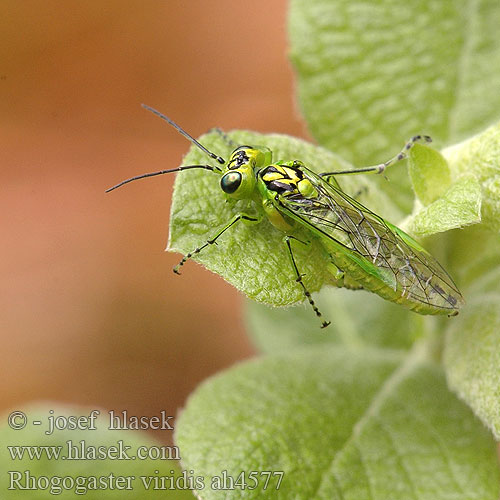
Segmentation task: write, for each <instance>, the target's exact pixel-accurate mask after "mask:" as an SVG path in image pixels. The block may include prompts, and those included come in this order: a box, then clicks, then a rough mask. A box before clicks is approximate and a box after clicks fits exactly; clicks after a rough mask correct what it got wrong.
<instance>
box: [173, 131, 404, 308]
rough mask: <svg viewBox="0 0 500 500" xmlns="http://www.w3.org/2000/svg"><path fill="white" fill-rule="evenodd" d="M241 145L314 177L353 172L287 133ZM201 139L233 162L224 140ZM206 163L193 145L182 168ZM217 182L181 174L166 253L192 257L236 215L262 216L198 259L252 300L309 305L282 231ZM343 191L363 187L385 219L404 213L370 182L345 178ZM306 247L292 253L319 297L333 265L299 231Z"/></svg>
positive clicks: (241, 140)
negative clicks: (266, 151)
mask: <svg viewBox="0 0 500 500" xmlns="http://www.w3.org/2000/svg"><path fill="white" fill-rule="evenodd" d="M230 137H231V138H232V140H234V141H235V142H236V143H237V144H257V145H261V146H267V147H269V148H271V150H272V151H273V155H274V160H280V159H285V160H291V159H300V160H302V161H303V162H304V163H305V164H306V165H307V166H308V167H309V168H311V169H313V170H315V171H317V172H325V171H332V170H339V169H349V168H351V166H350V165H349V164H348V163H346V162H345V161H342V160H341V159H340V158H339V157H338V156H336V155H334V154H332V153H330V152H328V151H326V150H325V149H323V148H320V147H317V146H314V145H312V144H310V143H307V142H305V141H302V140H299V139H294V138H292V137H287V136H283V135H262V134H257V133H252V132H241V131H240V132H233V133H231V134H230ZM200 141H201V142H202V143H203V144H204V145H205V146H206V147H208V148H209V149H211V150H213V151H214V152H216V153H217V154H220V155H222V156H224V157H225V158H226V159H227V158H228V156H229V154H230V151H231V149H232V148H230V147H229V146H228V145H227V144H225V143H224V141H223V140H222V138H221V137H220V135H219V134H215V133H212V134H209V135H205V136H203V137H202V138H201V139H200ZM206 163H207V158H206V156H205V155H204V154H203V152H201V151H200V150H198V149H197V148H194V147H192V148H191V150H190V152H189V154H188V155H187V156H186V157H185V158H184V161H183V164H184V165H193V164H194V165H196V164H206ZM219 179H220V176H219V175H218V174H216V173H213V172H207V171H205V170H191V171H186V172H182V173H180V174H178V177H177V179H176V182H175V189H174V195H173V201H172V210H171V217H170V238H169V250H171V251H177V252H181V253H183V254H187V253H188V252H192V251H193V250H194V249H196V248H198V247H200V246H201V245H203V244H204V243H205V242H206V241H207V240H208V239H210V238H211V237H213V236H214V235H215V234H216V233H217V232H218V231H220V230H221V229H222V228H224V227H225V226H226V225H227V224H228V223H229V222H230V221H231V220H232V218H233V217H234V216H235V215H237V214H239V213H248V214H250V215H255V214H260V215H262V216H263V220H262V222H260V223H259V224H247V223H244V222H239V223H237V225H235V226H234V227H231V228H230V229H229V230H228V231H227V232H226V233H225V234H224V235H223V236H222V237H221V238H220V239H219V240H218V241H217V243H218V245H212V246H210V247H208V248H205V249H203V251H202V252H200V253H199V254H197V255H196V256H195V258H196V260H198V261H199V262H201V263H203V264H204V265H205V266H206V267H207V268H208V269H210V270H211V271H214V272H216V273H218V274H220V275H221V276H222V277H223V278H225V279H226V280H227V281H229V282H230V283H232V284H233V285H234V286H235V287H236V288H238V289H239V290H241V291H242V292H244V293H245V294H246V295H247V296H248V297H250V298H252V299H255V300H257V301H260V302H265V303H267V304H272V305H275V306H281V305H288V304H293V303H296V302H302V301H303V300H304V295H303V291H302V289H301V288H300V286H299V284H298V283H296V281H295V275H294V273H293V269H292V266H291V263H290V259H289V256H288V253H287V249H286V247H285V244H284V242H283V237H284V233H282V232H281V231H279V230H277V229H276V228H274V227H273V226H272V225H271V224H270V222H269V221H268V220H267V219H266V217H265V216H264V215H263V211H262V208H261V206H260V205H258V204H254V203H253V202H246V201H238V202H236V203H228V202H226V199H225V195H224V193H223V192H222V190H221V188H220V185H219ZM340 182H341V184H342V187H343V189H345V190H346V192H348V193H353V194H355V193H356V192H358V191H360V189H363V188H368V189H366V190H365V191H366V194H364V195H362V196H361V197H360V199H361V201H362V202H363V203H366V204H368V206H370V208H371V209H373V210H378V209H380V213H381V215H383V216H386V217H387V216H394V218H393V220H399V217H400V212H399V211H398V210H397V209H396V208H395V207H394V204H393V203H392V202H391V200H390V198H389V197H388V196H387V195H385V194H384V193H382V192H380V191H379V190H377V188H376V187H375V185H374V184H373V183H371V181H370V176H356V179H352V178H350V177H349V176H346V178H345V179H344V178H342V179H340ZM296 236H297V237H299V238H300V239H301V240H302V241H308V240H310V241H311V244H310V245H302V244H300V243H296V244H295V245H293V251H294V255H295V257H296V260H297V265H298V268H299V269H300V272H301V273H303V274H305V278H304V281H305V284H306V286H307V287H308V289H309V290H310V291H316V290H319V289H320V288H321V286H322V285H323V284H324V283H328V282H331V275H330V274H329V273H328V270H327V264H328V262H329V260H328V257H327V254H326V252H325V251H324V249H323V247H322V245H321V242H320V240H319V239H318V238H315V237H312V235H311V233H310V232H309V231H302V232H301V231H300V230H299V231H298V232H297V234H296Z"/></svg>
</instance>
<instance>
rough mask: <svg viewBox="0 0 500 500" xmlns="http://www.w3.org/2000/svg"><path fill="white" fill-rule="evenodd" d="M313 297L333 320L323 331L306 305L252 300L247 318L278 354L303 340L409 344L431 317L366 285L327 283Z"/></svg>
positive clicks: (259, 341) (260, 340)
mask: <svg viewBox="0 0 500 500" xmlns="http://www.w3.org/2000/svg"><path fill="white" fill-rule="evenodd" d="M314 301H315V302H316V305H317V306H318V307H319V309H320V311H321V312H322V314H323V316H324V317H325V318H326V319H328V320H330V321H331V322H332V324H331V325H330V326H329V327H328V328H326V329H324V330H321V329H319V328H318V327H317V324H316V323H314V321H312V318H311V311H310V308H309V307H308V305H306V304H302V305H299V306H294V307H287V308H274V307H268V306H265V305H263V304H257V303H255V302H253V301H247V302H246V323H247V325H248V331H249V333H250V335H251V336H252V338H253V340H254V342H255V344H256V346H257V347H258V348H259V349H260V350H261V351H262V352H267V353H275V354H278V353H282V352H285V351H287V350H289V349H293V348H297V347H300V346H304V345H312V344H321V345H324V344H332V343H333V344H342V345H345V346H350V347H353V348H359V347H363V346H369V345H373V346H384V347H389V348H393V349H408V348H410V347H411V345H412V344H413V342H414V341H415V339H416V338H418V337H420V336H421V335H422V334H423V332H424V331H426V330H427V328H428V325H429V321H431V320H432V318H429V317H424V316H421V315H419V314H415V313H413V312H410V311H408V310H407V309H405V308H403V307H401V306H398V305H396V304H393V303H392V302H389V301H387V300H383V299H381V298H380V297H379V296H377V295H375V294H374V293H369V292H366V291H363V290H356V291H353V290H345V289H338V288H333V287H325V288H323V290H321V292H319V293H318V294H317V295H315V297H314ZM361 312H362V314H361Z"/></svg>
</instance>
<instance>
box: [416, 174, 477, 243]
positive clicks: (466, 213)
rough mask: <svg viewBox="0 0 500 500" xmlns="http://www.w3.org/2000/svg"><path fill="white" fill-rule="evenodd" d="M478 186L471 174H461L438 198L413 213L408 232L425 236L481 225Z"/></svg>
mask: <svg viewBox="0 0 500 500" xmlns="http://www.w3.org/2000/svg"><path fill="white" fill-rule="evenodd" d="M481 198H482V197H481V186H480V184H479V182H478V180H477V178H476V177H475V176H474V175H471V174H469V175H464V176H462V177H461V178H460V179H458V180H457V181H456V182H455V183H454V184H452V186H451V187H450V188H449V189H448V190H447V191H446V192H445V193H444V194H443V196H442V197H441V198H438V199H437V200H436V201H434V202H433V203H431V204H430V205H428V206H427V207H425V208H423V209H421V210H419V211H417V214H416V215H414V216H413V217H412V218H411V219H410V222H409V223H408V228H409V231H410V232H411V233H412V234H415V235H417V236H428V235H431V234H435V233H440V232H443V231H448V230H450V229H457V228H461V227H464V226H468V225H471V224H477V223H479V222H481Z"/></svg>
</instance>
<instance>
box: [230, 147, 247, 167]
mask: <svg viewBox="0 0 500 500" xmlns="http://www.w3.org/2000/svg"><path fill="white" fill-rule="evenodd" d="M245 148H250V146H240V147H239V148H237V149H235V150H234V151H233V154H232V155H231V164H230V166H229V170H234V169H236V168H240V167H241V166H242V165H245V164H246V163H248V162H249V161H250V158H249V157H248V155H247V153H246V151H245Z"/></svg>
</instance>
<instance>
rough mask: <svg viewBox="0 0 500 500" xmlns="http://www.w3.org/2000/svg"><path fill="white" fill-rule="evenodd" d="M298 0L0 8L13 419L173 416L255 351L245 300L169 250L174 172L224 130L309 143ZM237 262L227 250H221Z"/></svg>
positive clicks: (49, 0) (5, 300) (4, 370)
mask: <svg viewBox="0 0 500 500" xmlns="http://www.w3.org/2000/svg"><path fill="white" fill-rule="evenodd" d="M286 10H287V2H286V1H285V0H279V1H273V2H269V1H265V0H255V1H253V2H250V3H248V2H234V1H232V0H217V1H216V2H203V1H191V2H186V1H180V0H175V1H174V0H168V1H165V0H161V1H160V0H154V1H153V0H149V1H144V2H122V1H117V0H116V1H107V2H100V1H87V2H65V3H61V2H59V1H55V0H46V1H44V2H40V1H38V0H24V1H22V2H19V1H17V0H3V1H2V2H1V4H0V25H1V30H0V36H1V41H0V95H1V99H0V117H1V124H0V126H1V133H0V157H1V163H0V165H1V170H2V181H1V188H0V189H1V197H0V200H1V203H2V208H1V212H0V213H1V216H0V217H1V219H2V245H1V247H0V252H1V257H0V265H1V276H2V279H1V285H0V287H1V288H0V294H1V296H0V303H1V304H2V306H1V308H2V312H1V314H0V325H1V335H2V349H1V354H0V355H1V358H2V359H1V365H0V366H1V368H0V370H1V376H0V393H1V394H2V398H1V400H0V402H1V405H2V408H1V409H2V410H6V409H8V408H12V407H16V406H21V405H23V404H24V403H25V402H28V401H34V400H55V401H59V402H63V403H77V404H85V405H89V406H91V407H103V408H109V409H117V410H120V411H121V410H123V409H126V410H128V411H129V413H130V414H133V415H153V414H156V413H158V412H159V411H160V410H166V411H167V413H168V414H175V412H176V410H177V408H179V407H181V406H182V405H183V404H184V402H185V400H186V397H187V396H188V395H189V393H190V392H191V391H193V390H194V388H195V387H196V386H197V385H198V384H199V383H200V382H201V381H202V380H203V379H205V378H206V377H208V376H210V375H211V374H213V373H215V372H217V371H220V370H222V369H223V368H225V367H227V366H230V365H231V364H233V363H234V362H235V361H237V360H241V359H244V358H247V357H249V356H251V355H252V354H253V353H254V351H253V348H252V346H251V343H250V341H249V339H248V338H247V336H246V334H245V332H244V328H243V324H242V315H241V303H242V297H241V296H240V295H239V294H238V292H237V291H236V290H234V289H233V288H232V287H231V286H230V285H228V284H227V283H225V282H224V281H223V280H222V279H221V278H219V277H217V276H215V275H213V274H211V273H209V272H208V271H206V270H205V269H203V268H202V267H200V266H199V265H197V264H194V263H189V265H187V266H186V267H185V268H184V273H183V276H182V277H178V276H176V275H174V274H173V273H172V267H173V266H174V265H175V264H176V263H177V262H178V261H179V260H180V255H175V254H169V253H165V252H164V248H165V246H166V240H167V230H168V217H169V215H168V214H169V208H170V198H171V192H172V183H173V180H174V178H173V177H174V176H163V177H158V178H155V179H154V180H144V181H141V182H138V183H134V184H131V185H129V186H127V187H126V188H124V189H122V190H119V191H116V192H114V193H112V194H109V195H105V194H104V190H105V189H106V188H107V187H109V186H111V185H113V184H115V183H116V182H118V181H120V180H122V179H125V178H128V177H130V176H133V175H137V174H140V173H144V172H148V171H154V170H159V169H164V168H174V167H176V166H177V165H179V163H180V161H181V158H182V155H183V154H185V153H186V152H187V150H188V148H189V144H188V142H187V141H186V140H185V139H184V138H183V137H182V136H181V135H179V134H177V133H176V132H175V131H174V130H172V129H171V128H169V127H168V126H167V125H166V124H165V123H164V122H162V121H161V120H159V119H158V118H156V117H154V116H153V115H152V114H151V113H148V112H146V111H144V110H143V109H142V108H141V107H140V104H141V103H142V102H144V103H147V104H149V105H151V106H153V107H156V108H157V109H159V110H161V111H163V112H165V113H166V114H168V115H169V116H171V117H172V118H173V119H174V120H176V121H178V122H179V123H180V124H181V125H182V126H183V127H184V128H186V129H187V130H188V131H189V132H190V133H192V134H193V135H194V136H198V135H200V134H201V133H203V132H205V131H207V130H208V129H210V128H212V127H214V126H219V127H221V128H223V129H226V130H229V129H232V128H240V129H253V130H257V131H260V132H282V133H288V134H292V135H296V136H304V134H305V132H304V128H303V125H302V122H301V119H300V117H299V115H298V113H297V111H296V109H297V108H296V105H295V102H294V96H293V86H294V85H293V74H292V71H291V68H290V65H289V63H288V61H287V55H286V52H287V39H286V38H287V37H286ZM219 248H220V249H221V251H223V245H222V244H221V245H219Z"/></svg>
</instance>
